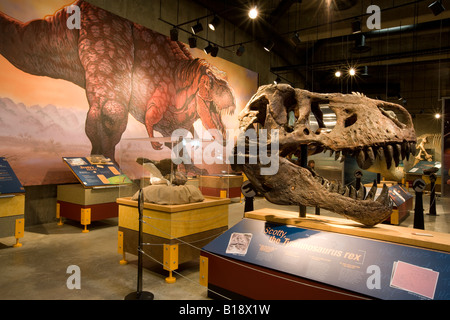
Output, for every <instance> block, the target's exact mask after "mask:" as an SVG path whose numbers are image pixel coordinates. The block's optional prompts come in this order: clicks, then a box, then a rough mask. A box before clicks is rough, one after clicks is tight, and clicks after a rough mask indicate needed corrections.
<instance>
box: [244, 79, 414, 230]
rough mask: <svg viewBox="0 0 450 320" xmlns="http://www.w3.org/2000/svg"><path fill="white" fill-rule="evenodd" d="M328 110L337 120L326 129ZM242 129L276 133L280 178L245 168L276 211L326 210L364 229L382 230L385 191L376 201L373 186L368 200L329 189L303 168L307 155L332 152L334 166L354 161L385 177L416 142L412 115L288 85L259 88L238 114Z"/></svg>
mask: <svg viewBox="0 0 450 320" xmlns="http://www.w3.org/2000/svg"><path fill="white" fill-rule="evenodd" d="M323 105H326V106H327V107H328V108H329V109H331V110H332V111H333V112H334V113H335V114H336V125H335V126H334V128H332V129H329V128H327V126H326V124H325V121H324V117H323V114H322V111H321V107H322V106H323ZM311 114H312V115H314V116H315V118H316V120H317V123H318V128H317V129H314V128H313V127H312V125H311V123H310V115H311ZM239 123H240V129H241V130H242V131H246V130H249V129H252V128H254V127H255V125H258V126H259V127H260V128H264V129H268V130H267V132H270V129H277V130H278V131H277V132H278V139H279V168H278V172H277V173H276V174H273V175H262V174H261V170H260V169H261V167H262V166H263V165H262V164H261V162H260V161H258V162H257V163H256V164H251V162H248V161H246V163H245V164H244V165H243V167H242V169H243V171H244V172H245V174H246V175H247V177H248V179H249V180H250V181H251V182H252V184H253V185H254V186H255V188H256V189H257V190H258V191H260V192H261V193H263V194H264V196H265V197H266V199H268V200H269V201H271V202H273V203H276V204H297V205H305V206H311V207H321V208H324V209H327V210H330V211H334V212H336V213H339V214H342V215H344V216H346V217H347V218H350V219H352V220H355V221H358V222H360V223H362V224H364V225H367V226H373V225H375V224H377V223H380V222H381V221H383V220H385V219H386V218H387V216H388V215H389V214H390V213H391V211H392V208H391V201H390V198H389V195H388V189H387V187H386V186H385V187H384V188H383V190H382V192H381V194H380V195H379V196H378V197H377V198H376V199H375V193H376V185H374V187H373V188H372V189H371V190H370V191H369V192H368V193H367V194H363V191H362V190H363V189H360V191H356V190H355V188H353V186H350V187H345V186H342V185H341V184H340V182H338V183H330V182H329V181H327V180H326V179H324V178H322V177H321V176H319V175H318V174H316V173H315V172H314V171H311V170H308V169H307V168H305V167H303V166H300V165H298V161H300V162H301V157H302V154H303V156H305V154H306V153H307V154H309V155H312V154H316V153H319V152H322V151H327V150H330V155H333V154H335V155H334V156H335V159H338V158H340V157H354V158H356V160H357V163H358V165H359V166H360V167H361V168H362V169H370V168H371V167H378V168H382V169H384V170H385V171H386V172H387V170H393V169H395V167H396V166H398V165H399V161H400V160H401V159H404V158H408V157H409V154H410V153H413V152H414V150H415V143H416V137H415V132H414V128H413V125H412V120H411V116H410V115H409V113H408V112H407V111H406V110H405V109H404V108H403V107H401V106H399V105H396V104H392V103H387V102H383V101H380V100H374V99H370V98H367V97H365V96H363V95H359V94H339V93H333V94H320V93H313V92H309V91H306V90H300V89H294V88H292V87H291V86H289V85H286V84H280V85H267V86H262V87H260V88H259V89H258V91H257V93H256V94H255V95H254V96H253V97H252V98H251V100H250V101H249V102H248V104H247V105H246V107H245V108H244V109H243V110H242V112H241V113H240V115H239ZM270 139H271V137H269V138H268V139H267V143H268V144H267V147H268V148H269V144H270ZM302 150H303V152H302ZM293 159H295V160H296V161H293Z"/></svg>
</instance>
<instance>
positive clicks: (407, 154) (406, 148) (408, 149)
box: [403, 142, 411, 161]
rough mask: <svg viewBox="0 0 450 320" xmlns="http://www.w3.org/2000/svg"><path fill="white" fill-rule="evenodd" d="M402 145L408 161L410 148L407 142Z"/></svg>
mask: <svg viewBox="0 0 450 320" xmlns="http://www.w3.org/2000/svg"><path fill="white" fill-rule="evenodd" d="M403 145H404V146H405V156H406V160H408V161H409V154H410V153H411V148H410V146H409V143H408V142H405V143H403Z"/></svg>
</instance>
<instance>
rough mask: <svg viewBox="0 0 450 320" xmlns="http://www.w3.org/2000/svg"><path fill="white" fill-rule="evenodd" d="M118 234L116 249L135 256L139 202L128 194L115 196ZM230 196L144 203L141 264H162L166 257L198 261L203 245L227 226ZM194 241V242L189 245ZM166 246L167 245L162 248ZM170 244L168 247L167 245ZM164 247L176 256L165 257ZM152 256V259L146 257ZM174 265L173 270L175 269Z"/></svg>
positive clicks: (174, 259)
mask: <svg viewBox="0 0 450 320" xmlns="http://www.w3.org/2000/svg"><path fill="white" fill-rule="evenodd" d="M117 203H118V205H119V234H118V252H119V253H120V254H122V255H123V259H122V260H121V263H122V264H126V261H127V260H126V256H125V253H131V254H133V255H137V249H138V241H139V211H138V201H134V200H131V197H125V198H118V199H117ZM229 203H230V199H226V198H225V199H224V198H217V197H205V199H204V201H202V202H194V203H187V204H178V205H161V204H154V203H148V202H145V203H144V208H143V213H142V214H143V225H142V233H143V234H142V241H143V243H144V244H145V245H144V246H143V251H144V253H145V255H144V264H146V265H152V264H153V265H154V264H155V263H158V262H159V263H161V264H163V260H164V258H169V259H170V260H171V261H172V264H173V262H176V265H177V266H178V264H181V263H184V262H187V261H191V260H193V259H195V260H198V258H199V254H200V250H199V249H198V248H201V247H202V246H204V245H206V244H207V243H209V242H210V241H211V240H213V239H214V238H216V237H217V236H219V235H220V234H222V233H223V232H224V231H226V230H227V229H228V205H229ZM190 244H193V245H190ZM164 246H166V247H164ZM167 246H171V247H167ZM165 250H174V251H176V256H175V257H174V256H172V257H167V256H166V257H165V256H164V253H165ZM149 257H151V258H149ZM175 269H176V268H173V269H172V270H175Z"/></svg>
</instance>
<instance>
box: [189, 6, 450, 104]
mask: <svg viewBox="0 0 450 320" xmlns="http://www.w3.org/2000/svg"><path fill="white" fill-rule="evenodd" d="M195 2H196V3H198V4H200V5H201V6H203V7H204V8H206V9H207V10H208V11H209V13H210V14H216V15H218V16H220V17H221V18H222V19H224V20H226V21H227V22H228V23H231V24H233V25H235V26H236V27H238V28H240V29H241V30H243V31H244V32H245V33H246V34H247V35H248V39H249V40H248V42H255V41H257V42H259V43H260V44H261V47H262V44H263V43H264V42H265V41H266V40H268V39H271V40H272V41H273V42H274V47H273V49H272V51H271V52H272V54H275V55H277V56H279V57H280V58H281V61H283V62H282V63H281V64H280V65H271V66H268V68H270V71H271V72H272V73H273V74H274V78H275V77H276V76H279V77H280V78H281V79H282V81H283V82H289V83H291V84H292V85H293V86H296V87H304V88H306V89H310V90H314V91H318V92H331V91H341V92H351V91H359V92H363V93H365V94H366V95H373V96H380V98H383V99H386V100H387V99H394V98H396V97H397V96H399V97H400V96H402V98H403V101H404V103H406V99H405V97H406V96H407V95H409V97H410V98H411V97H417V95H418V92H417V90H416V89H417V84H415V85H414V84H412V83H411V76H413V77H415V79H416V80H417V81H419V82H423V83H424V84H426V85H425V86H420V89H421V90H423V91H425V90H428V91H430V92H429V93H428V92H423V93H422V95H423V99H425V100H426V99H432V98H430V95H431V97H433V96H434V95H435V92H434V91H438V93H437V94H441V95H442V92H440V91H441V88H440V86H442V84H443V82H445V79H444V80H442V77H448V68H449V66H450V65H449V61H450V3H448V4H447V3H446V2H448V1H445V0H444V1H443V5H444V7H445V6H447V7H449V8H448V10H445V11H444V12H442V13H440V14H439V15H437V16H435V15H434V14H433V13H432V11H431V10H430V8H429V7H428V6H429V5H430V4H431V3H433V2H434V0H419V1H400V0H379V1H376V3H377V6H378V7H379V8H380V29H375V28H372V29H370V28H369V27H370V22H373V21H374V20H373V19H372V18H373V17H374V16H373V11H369V13H367V8H368V7H369V6H370V5H371V4H373V3H375V2H374V1H356V0H303V1H301V0H260V1H256V0H255V1H244V0H214V1H211V0H195ZM253 6H257V7H258V9H259V10H260V16H259V17H258V18H257V19H255V20H250V19H249V18H248V15H247V14H248V9H249V8H251V7H253ZM370 19H372V20H370ZM368 20H370V21H369V23H367V22H368ZM354 21H360V23H361V29H362V30H361V31H362V32H361V33H359V34H354V33H353V32H352V22H354ZM296 33H297V34H298V36H299V39H300V42H299V43H294V42H293V41H292V37H293V36H294V35H295V34H296ZM362 35H363V36H364V40H365V42H363V43H361V39H362V38H361V36H362ZM234 45H237V44H234ZM244 46H245V41H244ZM350 66H355V67H356V68H357V77H353V78H350V77H346V76H345V75H346V70H347V68H348V67H350ZM337 69H340V70H343V72H344V76H343V77H341V78H340V79H336V78H335V77H334V72H335V71H336V70H337ZM365 70H366V71H368V74H367V75H365V74H364V73H365V72H364V71H365ZM436 74H438V76H435V75H436ZM428 78H430V79H428ZM431 82H432V83H434V85H431V84H430V83H431ZM447 83H448V82H447ZM436 86H438V87H439V88H435V87H436ZM425 87H430V88H429V89H425ZM419 91H420V90H419ZM431 91H433V92H431ZM449 94H450V92H449ZM436 98H437V96H436ZM396 99H400V98H396ZM423 99H422V100H423ZM435 100H437V99H435ZM425 102H426V101H425ZM425 102H424V101H422V102H421V103H419V104H418V106H417V108H419V109H420V106H421V105H424V104H428V103H425ZM433 103H434V102H433Z"/></svg>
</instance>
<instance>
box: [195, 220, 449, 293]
mask: <svg viewBox="0 0 450 320" xmlns="http://www.w3.org/2000/svg"><path fill="white" fill-rule="evenodd" d="M203 250H204V251H206V252H210V253H213V254H217V255H221V256H225V257H228V258H230V259H234V260H238V261H243V262H247V263H251V264H254V265H258V266H261V267H266V268H269V269H273V270H277V271H281V272H284V273H288V274H291V275H295V276H299V277H302V278H306V279H310V280H314V281H317V282H321V283H324V284H328V285H332V286H336V287H339V288H342V289H346V290H350V291H353V292H356V293H361V294H364V295H367V296H371V297H374V298H379V299H386V300H395V299H402V300H406V299H439V300H444V299H445V300H448V299H450V287H449V286H450V285H449V284H450V269H449V268H448V266H449V265H450V254H448V253H444V252H438V251H432V250H426V249H420V248H417V247H410V246H405V245H399V244H393V243H388V242H382V241H377V240H371V239H367V238H360V237H355V236H350V235H345V234H339V233H333V232H327V231H317V230H309V229H303V228H299V227H295V226H288V225H280V224H275V223H271V222H266V221H261V220H253V219H243V220H242V221H241V222H239V223H238V224H236V225H235V226H234V227H232V228H231V229H229V230H228V231H227V232H225V233H224V234H222V235H221V236H220V237H218V238H216V239H215V240H213V241H212V242H211V243H209V244H208V245H206V246H205V247H204V248H203Z"/></svg>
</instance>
